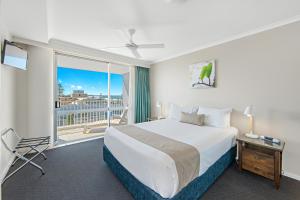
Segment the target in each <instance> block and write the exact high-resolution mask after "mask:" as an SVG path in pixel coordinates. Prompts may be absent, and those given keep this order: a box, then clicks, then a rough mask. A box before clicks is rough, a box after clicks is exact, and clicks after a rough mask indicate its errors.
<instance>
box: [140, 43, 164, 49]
mask: <svg viewBox="0 0 300 200" xmlns="http://www.w3.org/2000/svg"><path fill="white" fill-rule="evenodd" d="M137 47H138V48H141V49H142V48H143V49H150V48H164V47H165V45H164V44H139V45H137Z"/></svg>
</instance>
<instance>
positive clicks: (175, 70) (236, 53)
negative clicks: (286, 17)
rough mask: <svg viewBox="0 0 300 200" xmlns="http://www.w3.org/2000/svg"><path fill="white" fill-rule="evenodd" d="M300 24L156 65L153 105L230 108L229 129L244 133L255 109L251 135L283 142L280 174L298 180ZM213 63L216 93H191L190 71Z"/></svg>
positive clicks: (152, 87)
mask: <svg viewBox="0 0 300 200" xmlns="http://www.w3.org/2000/svg"><path fill="white" fill-rule="evenodd" d="M299 35H300V22H298V23H294V24H290V25H286V26H283V27H280V28H276V29H273V30H270V31H266V32H263V33H259V34H256V35H253V36H249V37H247V38H243V39H239V40H236V41H232V42H229V43H226V44H223V45H219V46H216V47H211V48H208V49H205V50H201V51H197V52H195V53H191V54H187V55H184V56H181V57H177V58H174V59H171V60H168V61H165V62H161V63H157V64H154V65H152V66H151V68H150V79H151V97H152V103H153V105H152V108H153V110H152V114H153V115H155V114H156V109H155V105H154V104H155V102H156V101H158V100H159V101H160V102H162V103H163V107H164V108H166V107H167V105H168V103H169V102H173V103H177V104H180V105H206V106H215V107H233V108H234V110H235V111H234V113H233V119H232V124H233V125H234V126H237V127H238V128H239V129H240V131H241V132H245V131H246V127H247V121H246V118H245V117H244V116H243V115H242V112H243V110H244V109H245V107H246V106H247V105H250V104H253V105H254V106H255V132H256V133H258V134H262V135H273V136H275V137H279V138H281V139H283V140H284V141H285V142H286V147H285V149H284V153H283V169H284V170H285V172H286V173H288V175H290V176H293V177H295V178H298V179H299V178H300V150H299V146H300V93H299V92H300V84H299V74H300V67H299V66H300V56H299V52H300V42H299ZM211 59H216V77H217V79H216V85H217V86H216V88H213V89H191V87H190V85H189V65H190V64H193V63H197V62H201V61H206V60H211Z"/></svg>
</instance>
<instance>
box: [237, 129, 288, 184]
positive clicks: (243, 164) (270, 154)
mask: <svg viewBox="0 0 300 200" xmlns="http://www.w3.org/2000/svg"><path fill="white" fill-rule="evenodd" d="M237 142H238V164H239V169H240V170H241V171H242V170H247V171H250V172H253V173H255V174H258V175H260V176H264V177H266V178H268V179H271V180H273V181H274V183H275V187H276V189H279V187H280V178H281V172H282V151H283V148H284V144H285V143H284V142H283V141H281V144H280V145H277V144H274V143H269V142H266V141H264V140H261V139H251V138H248V137H246V136H245V135H239V136H238V137H237Z"/></svg>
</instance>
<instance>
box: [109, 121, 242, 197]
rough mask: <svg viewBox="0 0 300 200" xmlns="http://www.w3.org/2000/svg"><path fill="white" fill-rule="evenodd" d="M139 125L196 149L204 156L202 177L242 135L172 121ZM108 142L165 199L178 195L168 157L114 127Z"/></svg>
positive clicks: (116, 156)
mask: <svg viewBox="0 0 300 200" xmlns="http://www.w3.org/2000/svg"><path fill="white" fill-rule="evenodd" d="M136 126H138V127H140V128H143V129H146V130H148V131H152V132H155V133H157V134H160V135H163V136H166V137H169V138H172V139H175V140H178V141H181V142H184V143H187V144H190V145H192V146H194V147H195V148H196V149H197V150H198V151H199V153H200V172H199V176H201V175H202V174H203V173H204V172H205V171H206V170H207V169H208V168H209V167H210V166H211V165H212V164H214V163H215V162H216V161H217V160H218V159H219V158H220V157H221V156H222V155H223V154H224V153H226V152H227V151H228V150H229V149H230V148H231V147H233V146H234V145H235V137H236V135H237V133H238V131H237V129H236V128H234V127H231V128H215V127H208V126H196V125H192V124H186V123H182V122H178V121H175V120H172V119H163V120H157V121H151V122H146V123H140V124H136ZM104 143H105V145H106V146H107V148H108V149H109V150H110V152H111V153H112V154H113V155H114V157H115V158H116V159H117V160H118V161H119V162H120V163H121V164H122V165H123V166H124V167H125V168H126V169H127V170H128V171H129V172H130V173H131V174H132V175H134V176H135V177H136V178H137V179H138V180H139V181H140V182H142V183H143V184H144V185H146V186H148V187H149V188H151V189H152V190H154V191H155V192H157V193H158V194H160V195H161V196H162V197H164V198H171V197H173V196H174V195H175V194H176V193H177V188H178V183H179V181H178V176H177V171H176V166H175V163H174V161H173V160H172V158H171V157H169V156H168V155H167V154H165V153H164V152H161V151H159V150H157V149H155V148H153V147H151V146H148V145H146V144H144V143H141V142H139V141H137V140H135V139H133V138H131V137H129V136H127V135H126V134H123V133H120V132H119V131H118V130H117V129H115V128H113V127H110V128H108V129H107V130H106V134H105V136H104Z"/></svg>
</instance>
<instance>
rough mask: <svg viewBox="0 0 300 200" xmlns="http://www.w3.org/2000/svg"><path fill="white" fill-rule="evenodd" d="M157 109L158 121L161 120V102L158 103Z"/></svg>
mask: <svg viewBox="0 0 300 200" xmlns="http://www.w3.org/2000/svg"><path fill="white" fill-rule="evenodd" d="M156 108H157V119H160V118H161V117H162V116H161V103H160V102H159V101H157V102H156Z"/></svg>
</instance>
